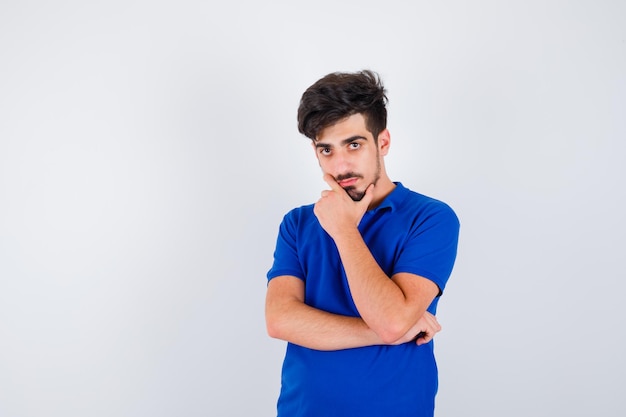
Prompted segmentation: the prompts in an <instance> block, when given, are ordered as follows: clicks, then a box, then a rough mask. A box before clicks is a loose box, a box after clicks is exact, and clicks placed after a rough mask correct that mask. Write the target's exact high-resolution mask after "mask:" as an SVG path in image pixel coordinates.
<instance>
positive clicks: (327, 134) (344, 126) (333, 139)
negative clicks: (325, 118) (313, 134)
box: [315, 113, 374, 144]
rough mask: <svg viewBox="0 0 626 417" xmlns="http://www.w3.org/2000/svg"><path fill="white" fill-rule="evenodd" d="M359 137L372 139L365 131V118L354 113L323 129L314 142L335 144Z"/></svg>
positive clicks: (370, 134)
mask: <svg viewBox="0 0 626 417" xmlns="http://www.w3.org/2000/svg"><path fill="white" fill-rule="evenodd" d="M354 137H361V138H363V139H366V140H370V139H372V140H373V139H374V138H373V136H372V133H371V132H370V131H369V130H367V127H366V125H365V117H364V116H363V115H362V114H360V113H356V114H353V115H351V116H348V117H346V118H345V119H341V120H340V121H338V122H337V123H335V124H333V125H331V126H328V127H327V128H325V129H323V130H322V131H321V132H320V133H319V135H317V138H316V140H315V142H316V143H329V144H330V143H337V142H341V141H344V140H346V139H349V138H354Z"/></svg>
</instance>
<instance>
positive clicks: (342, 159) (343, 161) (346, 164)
mask: <svg viewBox="0 0 626 417" xmlns="http://www.w3.org/2000/svg"><path fill="white" fill-rule="evenodd" d="M334 156H335V157H334V158H333V165H332V169H333V172H335V173H337V174H342V173H346V172H349V171H350V166H351V162H350V157H349V155H347V152H345V151H340V152H336V153H335V155H334Z"/></svg>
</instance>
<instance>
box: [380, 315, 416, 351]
mask: <svg viewBox="0 0 626 417" xmlns="http://www.w3.org/2000/svg"><path fill="white" fill-rule="evenodd" d="M410 328H411V326H408V325H406V324H405V323H403V322H401V321H399V320H395V321H391V322H388V323H386V324H385V325H384V326H383V327H382V328H380V329H379V330H378V331H377V332H376V333H377V334H378V337H380V339H381V341H382V342H383V343H384V344H386V345H392V344H395V343H396V342H397V341H398V340H400V339H402V338H403V337H404V336H405V335H406V333H407V332H408V331H409V329H410Z"/></svg>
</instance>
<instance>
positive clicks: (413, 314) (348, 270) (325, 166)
mask: <svg viewBox="0 0 626 417" xmlns="http://www.w3.org/2000/svg"><path fill="white" fill-rule="evenodd" d="M386 101H387V97H386V95H385V89H384V87H383V85H382V83H381V81H380V79H379V77H378V76H377V74H375V73H373V72H371V71H361V72H358V73H332V74H329V75H327V76H325V77H323V78H322V79H320V80H319V81H317V82H316V83H315V84H313V85H312V86H311V87H309V88H308V89H307V90H306V91H305V92H304V94H303V95H302V99H301V101H300V107H299V109H298V129H299V131H300V132H301V133H302V134H304V135H305V136H307V137H308V138H310V139H311V140H312V145H313V149H314V150H315V154H316V157H317V159H318V162H319V165H320V167H321V169H322V172H323V174H324V180H325V181H326V183H328V187H329V189H327V190H324V191H322V193H321V198H320V199H319V200H318V201H317V203H315V204H312V205H307V206H303V207H300V208H296V209H294V210H292V211H290V212H289V213H288V214H287V215H286V216H285V217H284V219H283V221H282V223H281V225H280V229H279V234H278V240H277V244H276V250H275V252H274V263H273V265H272V267H271V269H270V270H269V272H268V273H267V278H268V280H269V282H268V287H267V296H266V322H267V329H268V333H269V335H270V336H271V337H274V338H278V339H282V340H285V341H287V342H288V344H287V352H286V354H285V360H284V363H283V369H282V387H281V391H280V397H279V399H278V415H279V417H322V416H323V417H333V416H337V417H351V416H355V417H368V416H372V417H383V416H384V417H395V416H397V417H405V416H406V417H409V416H411V417H417V416H420V417H421V416H432V415H433V413H434V400H435V394H436V392H437V367H436V364H435V358H434V355H433V342H432V338H433V335H434V334H435V333H437V332H438V331H439V330H440V329H441V328H440V326H439V323H438V322H437V320H436V319H435V316H434V314H435V311H436V307H437V302H438V300H439V296H440V295H441V293H442V291H443V289H444V287H445V284H446V282H447V280H448V277H449V275H450V273H451V271H452V267H453V264H454V260H455V257H456V250H457V241H458V232H459V222H458V219H457V217H456V215H455V214H454V212H453V211H452V209H451V208H450V207H449V206H447V205H446V204H444V203H442V202H440V201H437V200H434V199H432V198H429V197H426V196H424V195H421V194H418V193H415V192H413V191H410V190H409V189H407V188H405V187H404V186H403V185H402V184H401V183H399V182H392V181H391V180H390V179H389V177H388V176H387V172H386V170H385V162H384V156H385V155H387V153H388V152H389V146H390V142H391V138H390V134H389V131H388V130H387V128H386V123H387V110H386Z"/></svg>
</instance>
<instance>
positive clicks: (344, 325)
mask: <svg viewBox="0 0 626 417" xmlns="http://www.w3.org/2000/svg"><path fill="white" fill-rule="evenodd" d="M266 323H267V330H268V334H269V335H270V336H271V337H274V338H277V339H281V340H285V341H287V342H291V343H294V344H297V345H300V346H304V347H308V348H310V349H317V350H339V349H348V348H356V347H363V346H371V345H377V344H383V342H382V340H381V339H380V338H379V337H378V335H377V334H376V332H374V331H373V330H372V329H370V328H369V327H368V326H367V324H365V322H364V321H363V320H362V319H361V318H359V317H349V316H342V315H337V314H332V313H329V312H326V311H323V310H319V309H316V308H313V307H311V306H308V305H306V304H304V303H303V302H301V301H299V300H295V299H294V300H289V301H286V302H281V303H280V304H268V305H267V306H266Z"/></svg>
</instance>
